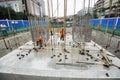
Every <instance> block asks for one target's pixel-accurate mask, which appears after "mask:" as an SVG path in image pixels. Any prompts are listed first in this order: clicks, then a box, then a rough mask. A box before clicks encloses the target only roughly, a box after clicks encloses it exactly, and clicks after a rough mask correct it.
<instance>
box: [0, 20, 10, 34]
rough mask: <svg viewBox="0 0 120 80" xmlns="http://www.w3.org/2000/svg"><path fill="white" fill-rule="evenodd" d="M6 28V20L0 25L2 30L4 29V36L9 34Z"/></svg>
mask: <svg viewBox="0 0 120 80" xmlns="http://www.w3.org/2000/svg"><path fill="white" fill-rule="evenodd" d="M6 28H7V27H6V25H5V24H4V22H2V24H1V25H0V30H1V31H2V34H3V36H8V33H7V31H6Z"/></svg>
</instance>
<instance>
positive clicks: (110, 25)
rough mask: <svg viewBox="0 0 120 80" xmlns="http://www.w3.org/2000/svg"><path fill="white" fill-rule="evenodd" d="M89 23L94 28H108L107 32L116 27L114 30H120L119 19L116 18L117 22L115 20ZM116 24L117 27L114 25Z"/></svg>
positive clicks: (107, 19) (93, 20) (100, 20)
mask: <svg viewBox="0 0 120 80" xmlns="http://www.w3.org/2000/svg"><path fill="white" fill-rule="evenodd" d="M90 22H91V24H92V25H93V26H94V27H96V26H97V25H98V24H100V28H101V29H106V27H108V29H109V30H110V29H111V30H112V29H113V27H114V26H116V30H120V18H118V22H117V18H104V19H92V20H91V21H90ZM116 23H117V25H115V24H116Z"/></svg>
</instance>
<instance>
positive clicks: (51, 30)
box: [50, 27, 53, 35]
mask: <svg viewBox="0 0 120 80" xmlns="http://www.w3.org/2000/svg"><path fill="white" fill-rule="evenodd" d="M50 33H51V35H53V28H52V27H50Z"/></svg>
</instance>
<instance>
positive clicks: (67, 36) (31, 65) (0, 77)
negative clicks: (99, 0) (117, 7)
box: [0, 0, 120, 80]
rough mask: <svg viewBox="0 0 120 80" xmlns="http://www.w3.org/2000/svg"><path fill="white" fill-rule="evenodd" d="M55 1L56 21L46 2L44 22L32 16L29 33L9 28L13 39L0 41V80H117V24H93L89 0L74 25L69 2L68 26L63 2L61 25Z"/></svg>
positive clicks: (119, 65) (111, 21)
mask: <svg viewBox="0 0 120 80" xmlns="http://www.w3.org/2000/svg"><path fill="white" fill-rule="evenodd" d="M58 1H59V0H57V3H56V4H57V10H56V13H57V19H56V20H55V18H54V14H53V6H54V5H52V0H47V8H48V18H47V20H42V21H39V20H38V19H37V16H36V14H35V13H34V16H32V17H31V16H29V15H28V23H29V26H30V28H29V29H27V30H26V31H25V32H20V33H15V30H14V27H12V29H13V32H14V33H15V34H10V35H8V36H4V37H0V80H27V79H28V80H119V79H120V34H119V33H120V26H119V25H120V18H119V17H116V18H110V15H108V16H109V18H107V19H106V18H105V19H93V17H92V14H90V12H89V7H91V6H90V3H91V1H92V0H88V4H87V6H88V11H87V13H86V15H84V16H82V17H81V18H80V19H79V20H76V18H75V10H76V7H75V5H76V0H74V3H73V4H74V6H73V7H74V10H73V11H74V12H73V13H74V16H73V20H72V21H71V22H72V25H71V24H70V25H71V26H69V24H67V23H68V22H67V20H66V19H67V16H68V15H67V1H68V0H63V1H64V16H63V19H62V22H60V21H59V20H58V19H60V18H59V17H58V15H59V14H58V12H59V5H58ZM83 2H84V5H83V9H84V8H85V0H83ZM111 4H112V2H111ZM111 4H110V5H109V7H110V9H109V10H110V11H111ZM33 10H34V12H35V10H36V9H35V4H34V3H33ZM110 11H109V12H110ZM109 14H110V13H109ZM116 16H117V15H116ZM77 21H78V22H77ZM2 22H3V21H2ZM4 22H5V21H4ZM9 22H10V21H9ZM18 22H19V21H18ZM6 23H7V21H6ZM25 24H27V23H25ZM25 24H24V25H25ZM104 26H105V27H104Z"/></svg>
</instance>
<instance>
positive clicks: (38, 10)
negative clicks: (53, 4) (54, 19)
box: [0, 0, 45, 17]
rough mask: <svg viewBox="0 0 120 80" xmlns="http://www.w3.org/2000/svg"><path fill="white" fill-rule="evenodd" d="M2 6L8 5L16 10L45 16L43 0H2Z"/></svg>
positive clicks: (0, 1) (0, 2)
mask: <svg viewBox="0 0 120 80" xmlns="http://www.w3.org/2000/svg"><path fill="white" fill-rule="evenodd" d="M0 6H3V7H7V6H8V7H10V8H12V9H13V10H14V11H15V12H24V13H26V14H30V15H33V16H34V15H36V16H38V17H43V15H45V10H44V9H45V3H44V1H43V0H0Z"/></svg>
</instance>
